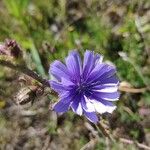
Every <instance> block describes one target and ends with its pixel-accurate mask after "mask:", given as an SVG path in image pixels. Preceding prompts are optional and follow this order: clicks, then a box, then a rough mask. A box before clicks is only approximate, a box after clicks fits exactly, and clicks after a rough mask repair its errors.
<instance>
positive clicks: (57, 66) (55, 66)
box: [49, 60, 70, 80]
mask: <svg viewBox="0 0 150 150" xmlns="http://www.w3.org/2000/svg"><path fill="white" fill-rule="evenodd" d="M49 74H52V75H53V76H54V77H55V78H56V79H57V80H61V78H62V77H64V78H67V79H69V78H70V74H69V71H68V69H67V67H66V66H65V65H64V64H63V63H61V62H60V61H58V60H55V61H54V62H53V63H52V64H51V66H50V70H49Z"/></svg>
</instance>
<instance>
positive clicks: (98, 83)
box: [49, 50, 119, 123]
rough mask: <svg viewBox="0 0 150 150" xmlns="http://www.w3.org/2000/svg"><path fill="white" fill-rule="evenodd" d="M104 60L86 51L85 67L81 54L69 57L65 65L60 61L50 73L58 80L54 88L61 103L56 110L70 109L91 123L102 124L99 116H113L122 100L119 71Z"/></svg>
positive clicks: (54, 83)
mask: <svg viewBox="0 0 150 150" xmlns="http://www.w3.org/2000/svg"><path fill="white" fill-rule="evenodd" d="M102 59H103V57H102V56H101V55H99V54H94V52H92V51H88V50H87V51H86V52H85V54H84V60H83V63H82V61H81V58H80V56H79V53H78V52H77V51H72V52H70V53H69V55H68V57H67V58H66V59H65V64H66V65H65V64H63V63H62V62H60V61H58V60H56V61H54V62H53V63H52V64H51V66H50V70H49V73H50V74H51V75H53V76H54V78H55V79H54V80H51V81H49V82H50V86H51V88H52V89H53V90H54V91H56V92H58V94H59V98H60V101H59V102H58V103H57V104H55V106H54V110H55V111H56V112H58V113H64V112H66V111H68V110H69V109H70V108H71V109H72V110H73V111H74V112H75V113H76V114H78V115H85V116H86V117H87V118H88V119H89V120H90V121H91V122H94V123H96V122H98V117H97V115H96V114H97V113H100V114H102V113H105V112H108V113H112V112H113V110H115V108H116V106H114V105H113V103H112V102H113V101H116V100H118V99H119V93H118V92H117V90H118V83H119V81H118V79H117V77H116V68H115V67H114V66H112V65H108V64H106V63H103V62H102Z"/></svg>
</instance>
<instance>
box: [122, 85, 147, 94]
mask: <svg viewBox="0 0 150 150" xmlns="http://www.w3.org/2000/svg"><path fill="white" fill-rule="evenodd" d="M146 90H147V88H140V89H136V88H129V87H123V86H119V91H121V92H128V93H144V92H145V91H146Z"/></svg>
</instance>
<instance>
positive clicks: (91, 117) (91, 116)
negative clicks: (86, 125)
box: [84, 111, 98, 123]
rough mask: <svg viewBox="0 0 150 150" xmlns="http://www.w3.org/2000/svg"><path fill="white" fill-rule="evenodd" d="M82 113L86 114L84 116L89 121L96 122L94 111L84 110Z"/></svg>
mask: <svg viewBox="0 0 150 150" xmlns="http://www.w3.org/2000/svg"><path fill="white" fill-rule="evenodd" d="M84 115H85V116H86V118H87V119H88V120H89V121H91V122H93V123H97V122H98V117H97V115H96V113H95V112H86V111H84Z"/></svg>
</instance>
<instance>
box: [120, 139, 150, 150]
mask: <svg viewBox="0 0 150 150" xmlns="http://www.w3.org/2000/svg"><path fill="white" fill-rule="evenodd" d="M119 141H120V142H122V143H125V144H135V145H136V146H137V147H139V148H143V149H145V150H150V147H149V146H146V145H144V144H141V143H138V142H134V141H132V140H128V139H125V138H119Z"/></svg>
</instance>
